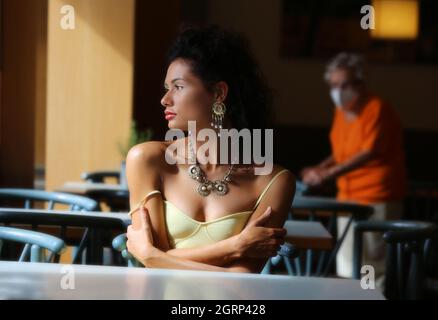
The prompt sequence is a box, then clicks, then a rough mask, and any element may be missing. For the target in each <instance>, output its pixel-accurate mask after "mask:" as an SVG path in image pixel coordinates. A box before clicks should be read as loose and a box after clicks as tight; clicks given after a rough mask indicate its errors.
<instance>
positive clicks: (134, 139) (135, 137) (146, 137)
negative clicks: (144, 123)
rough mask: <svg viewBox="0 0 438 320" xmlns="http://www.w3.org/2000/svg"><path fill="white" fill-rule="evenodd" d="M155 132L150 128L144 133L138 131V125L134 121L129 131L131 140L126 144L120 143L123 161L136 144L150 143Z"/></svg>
mask: <svg viewBox="0 0 438 320" xmlns="http://www.w3.org/2000/svg"><path fill="white" fill-rule="evenodd" d="M153 134H154V133H153V131H152V129H151V128H148V129H146V130H144V131H140V130H138V129H137V124H136V123H135V121H132V123H131V128H130V130H129V138H128V141H127V142H126V143H119V144H118V147H119V152H120V153H121V155H122V157H123V159H126V156H127V155H128V151H129V150H130V149H131V148H132V147H133V146H135V145H136V144H139V143H142V142H146V141H150V140H151V139H152V136H153Z"/></svg>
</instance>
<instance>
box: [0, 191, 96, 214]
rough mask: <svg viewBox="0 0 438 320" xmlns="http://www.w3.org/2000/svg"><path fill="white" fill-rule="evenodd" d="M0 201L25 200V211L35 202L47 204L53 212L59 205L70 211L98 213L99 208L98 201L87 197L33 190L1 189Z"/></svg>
mask: <svg viewBox="0 0 438 320" xmlns="http://www.w3.org/2000/svg"><path fill="white" fill-rule="evenodd" d="M0 199H19V200H23V201H24V208H25V209H31V208H32V202H34V201H44V202H47V203H48V208H47V209H48V210H53V209H54V206H55V204H57V203H59V204H67V205H70V207H69V210H70V211H96V210H98V208H99V204H98V203H97V202H96V201H94V200H93V199H89V198H87V197H83V196H78V195H74V194H69V193H62V192H49V191H43V190H33V189H15V188H0Z"/></svg>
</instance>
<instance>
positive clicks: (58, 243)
mask: <svg viewBox="0 0 438 320" xmlns="http://www.w3.org/2000/svg"><path fill="white" fill-rule="evenodd" d="M4 241H10V242H19V243H23V244H24V248H23V251H22V252H21V255H20V257H19V260H18V261H20V262H23V261H28V260H29V261H30V262H51V260H52V257H53V256H54V255H60V254H61V253H62V252H63V251H64V250H65V248H66V246H65V243H64V241H63V240H61V239H59V238H57V237H54V236H51V235H48V234H44V233H41V232H36V231H30V230H24V229H18V228H10V227H0V254H1V251H2V249H3V247H4ZM44 249H47V250H49V251H50V252H51V253H52V254H51V255H48V256H46V255H45V251H44Z"/></svg>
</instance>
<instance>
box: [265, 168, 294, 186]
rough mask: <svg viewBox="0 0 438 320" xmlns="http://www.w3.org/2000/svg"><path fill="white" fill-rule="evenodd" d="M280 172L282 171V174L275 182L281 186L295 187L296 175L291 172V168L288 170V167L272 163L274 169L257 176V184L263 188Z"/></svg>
mask: <svg viewBox="0 0 438 320" xmlns="http://www.w3.org/2000/svg"><path fill="white" fill-rule="evenodd" d="M280 172H281V174H280V175H278V176H277V177H276V178H275V184H277V185H280V188H288V189H289V187H290V186H292V187H295V176H294V175H293V173H292V172H290V170H288V169H286V168H284V167H282V166H280V165H278V164H273V165H272V170H271V172H270V173H269V174H266V175H260V176H259V177H258V178H257V184H258V185H259V187H260V188H262V189H263V188H264V187H266V186H267V184H269V182H271V181H272V179H274V177H275V176H276V175H277V174H279V173H280Z"/></svg>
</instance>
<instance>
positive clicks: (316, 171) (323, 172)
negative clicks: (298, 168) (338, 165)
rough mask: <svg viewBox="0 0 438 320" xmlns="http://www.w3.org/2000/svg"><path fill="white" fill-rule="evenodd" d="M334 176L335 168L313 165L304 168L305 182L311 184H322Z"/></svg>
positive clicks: (313, 185)
mask: <svg viewBox="0 0 438 320" xmlns="http://www.w3.org/2000/svg"><path fill="white" fill-rule="evenodd" d="M332 178H333V170H332V169H331V168H319V167H313V168H309V169H307V170H305V171H304V170H303V182H304V183H305V184H307V185H309V186H312V187H315V186H320V185H322V184H324V183H325V182H327V181H328V180H330V179H332Z"/></svg>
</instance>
